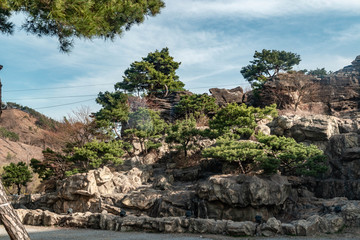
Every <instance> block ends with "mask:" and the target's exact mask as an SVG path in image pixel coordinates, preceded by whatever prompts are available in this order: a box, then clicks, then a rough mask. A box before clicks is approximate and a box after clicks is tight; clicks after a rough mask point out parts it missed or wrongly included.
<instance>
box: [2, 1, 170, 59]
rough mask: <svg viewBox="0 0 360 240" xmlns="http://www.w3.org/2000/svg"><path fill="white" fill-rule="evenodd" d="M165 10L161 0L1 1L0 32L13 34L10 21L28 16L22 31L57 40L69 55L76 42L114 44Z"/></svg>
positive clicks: (12, 26)
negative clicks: (16, 15)
mask: <svg viewBox="0 0 360 240" xmlns="http://www.w3.org/2000/svg"><path fill="white" fill-rule="evenodd" d="M164 6H165V4H164V2H163V1H162V0H141V1H138V0H126V1H123V0H115V1H113V0H101V1H95V0H71V1H66V0H51V1H43V0H31V1H23V0H2V1H1V2H0V31H1V32H3V33H7V34H9V33H12V32H13V29H14V24H13V23H12V22H11V21H10V20H11V18H10V17H11V16H12V15H13V14H16V13H19V12H21V13H24V14H25V15H26V21H25V22H24V23H23V25H22V28H23V29H25V30H26V31H27V32H29V33H32V34H35V35H38V36H56V37H57V38H58V39H59V43H60V50H61V51H65V52H66V51H69V50H70V49H71V47H72V46H73V40H74V38H85V39H93V38H102V39H105V40H107V39H110V40H113V39H114V38H115V37H116V36H121V35H122V34H123V32H124V31H125V30H129V29H130V28H131V26H132V25H134V24H140V23H142V22H143V21H144V20H145V17H146V16H155V15H157V14H158V13H160V10H161V8H163V7H164Z"/></svg>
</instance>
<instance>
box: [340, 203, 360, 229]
mask: <svg viewBox="0 0 360 240" xmlns="http://www.w3.org/2000/svg"><path fill="white" fill-rule="evenodd" d="M341 216H342V217H343V219H344V220H345V225H346V226H347V227H359V226H360V202H359V201H350V202H348V203H346V204H344V205H343V206H342V207H341Z"/></svg>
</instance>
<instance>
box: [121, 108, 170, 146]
mask: <svg viewBox="0 0 360 240" xmlns="http://www.w3.org/2000/svg"><path fill="white" fill-rule="evenodd" d="M127 127H128V128H129V129H126V130H125V131H124V135H125V137H126V138H128V139H129V140H130V141H131V142H133V143H134V141H135V140H138V141H139V142H140V147H141V151H142V152H145V153H147V152H148V150H150V149H158V148H159V147H160V146H161V143H160V142H158V140H159V139H160V138H161V137H162V136H163V135H164V134H165V131H166V128H167V124H166V123H165V121H164V120H163V119H161V118H160V115H159V113H158V112H155V111H152V110H149V109H147V108H143V107H139V108H138V109H137V110H136V111H135V112H131V113H130V114H129V121H128V125H127Z"/></svg>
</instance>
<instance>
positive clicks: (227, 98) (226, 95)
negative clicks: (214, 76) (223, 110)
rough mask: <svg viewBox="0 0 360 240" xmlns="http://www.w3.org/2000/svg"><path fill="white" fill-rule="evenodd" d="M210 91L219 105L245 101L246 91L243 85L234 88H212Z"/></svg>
mask: <svg viewBox="0 0 360 240" xmlns="http://www.w3.org/2000/svg"><path fill="white" fill-rule="evenodd" d="M209 92H210V93H211V95H212V96H213V97H214V98H215V99H216V103H217V104H218V105H219V106H225V105H227V104H229V103H238V104H240V103H243V97H244V91H243V89H242V88H241V87H237V88H233V89H224V88H222V89H220V88H211V89H209Z"/></svg>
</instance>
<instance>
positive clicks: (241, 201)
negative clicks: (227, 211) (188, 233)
mask: <svg viewBox="0 0 360 240" xmlns="http://www.w3.org/2000/svg"><path fill="white" fill-rule="evenodd" d="M289 193H290V184H289V183H288V181H287V179H286V177H282V176H279V175H273V176H271V177H269V178H260V177H258V176H247V175H239V176H232V175H215V176H212V177H210V178H209V179H208V180H207V181H205V182H202V183H200V184H199V185H198V187H197V194H198V196H199V197H200V198H203V199H206V200H208V201H210V202H211V201H220V202H223V203H225V204H228V205H230V206H238V207H247V206H266V205H280V204H282V203H283V202H284V201H285V200H286V198H287V197H288V196H289Z"/></svg>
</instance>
